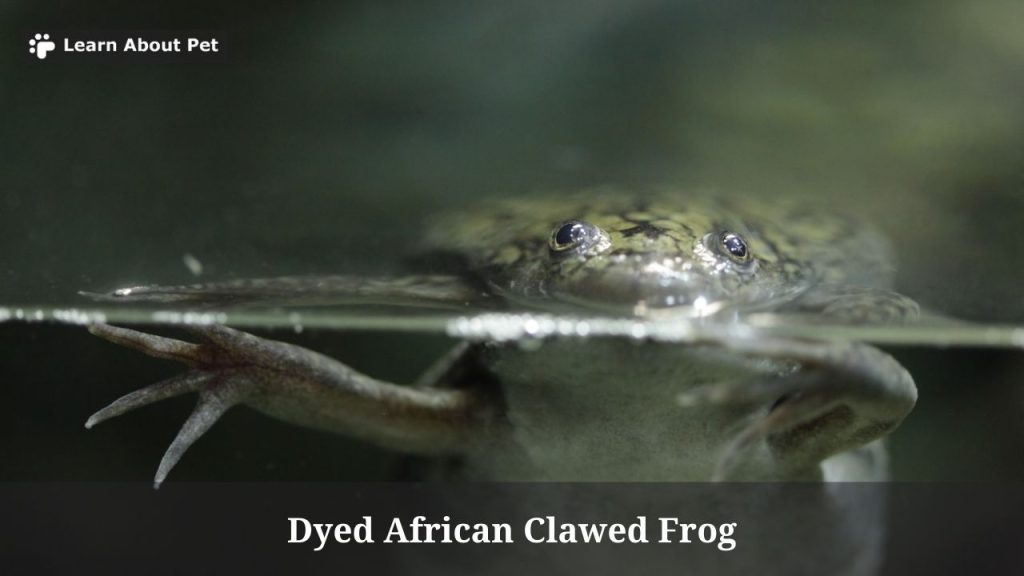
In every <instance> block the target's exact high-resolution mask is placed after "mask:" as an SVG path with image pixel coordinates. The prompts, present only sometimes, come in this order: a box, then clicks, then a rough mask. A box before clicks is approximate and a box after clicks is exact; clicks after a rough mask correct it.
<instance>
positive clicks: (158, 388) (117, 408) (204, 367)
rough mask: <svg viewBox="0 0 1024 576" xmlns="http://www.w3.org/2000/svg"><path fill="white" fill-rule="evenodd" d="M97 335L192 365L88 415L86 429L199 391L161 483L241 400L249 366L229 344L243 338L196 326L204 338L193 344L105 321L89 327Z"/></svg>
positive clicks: (157, 483) (162, 467)
mask: <svg viewBox="0 0 1024 576" xmlns="http://www.w3.org/2000/svg"><path fill="white" fill-rule="evenodd" d="M89 331H90V332H92V333H93V334H95V335H97V336H99V337H101V338H103V339H105V340H109V341H111V342H114V343H116V344H120V345H122V346H126V347H128V348H133V349H135V350H139V351H141V352H143V353H145V354H148V355H150V356H155V357H158V358H165V359H170V360H177V361H179V362H183V363H185V364H188V365H190V366H192V369H191V370H189V371H188V372H185V373H184V374H180V375H178V376H174V377H172V378H169V379H167V380H164V381H162V382H159V383H157V384H153V385H151V386H147V387H145V388H142V389H141V390H136V391H134V392H131V393H129V394H126V395H124V396H122V397H121V398H118V399H117V400H115V401H114V402H112V403H110V404H109V405H107V406H106V407H105V408H103V409H101V410H99V411H97V412H96V413H95V414H93V415H92V416H90V417H89V419H88V420H87V421H86V423H85V427H86V428H92V427H93V426H95V425H96V424H99V423H100V422H103V421H105V420H108V419H110V418H114V417H116V416H120V415H122V414H125V413H127V412H131V411H132V410H135V409H138V408H141V407H143V406H148V405H150V404H154V403H156V402H159V401H161V400H166V399H168V398H173V397H175V396H181V395H183V394H188V393H191V392H197V393H198V394H199V403H198V404H197V405H196V408H195V410H194V411H193V412H192V414H191V416H189V417H188V419H187V420H186V421H185V423H184V425H182V427H181V430H180V431H179V432H178V435H177V437H175V439H174V441H173V442H171V445H170V446H169V447H168V448H167V451H166V452H165V453H164V457H163V459H162V460H161V461H160V466H159V467H158V469H157V473H156V477H155V478H154V481H153V484H154V486H155V487H159V486H160V484H161V483H162V482H163V481H164V479H165V478H166V477H167V474H168V473H169V472H170V471H171V469H172V468H174V465H175V464H177V463H178V460H180V459H181V457H182V455H183V454H184V453H185V452H186V451H187V450H188V448H189V447H190V446H191V445H192V444H193V443H195V441H196V440H198V439H199V438H200V437H201V436H202V435H203V434H204V433H205V432H206V431H207V430H209V429H210V427H211V426H213V424H214V423H215V422H216V421H217V420H218V419H219V418H220V417H221V415H223V414H224V413H225V412H226V411H227V410H228V409H229V408H231V407H232V406H234V405H236V404H239V403H241V402H243V401H244V400H245V398H246V396H247V392H246V391H248V390H251V389H252V382H251V381H250V380H251V379H250V378H249V377H247V376H246V370H245V365H244V363H242V362H239V360H238V358H236V355H235V354H233V353H232V352H231V351H230V350H229V348H228V347H227V346H226V344H228V343H229V341H231V339H232V338H234V339H237V338H240V336H238V335H239V334H242V333H240V332H238V331H237V330H232V329H230V328H225V327H209V326H206V327H195V328H192V329H190V331H191V332H193V333H195V334H197V335H198V336H200V337H201V338H202V340H204V343H202V344H192V343H190V342H183V341H181V340H175V339H172V338H165V337H163V336H156V335H153V334H146V333H144V332H139V331H137V330H130V329H127V328H118V327H116V326H108V325H105V324H97V325H94V326H90V327H89Z"/></svg>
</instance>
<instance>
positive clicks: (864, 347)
mask: <svg viewBox="0 0 1024 576" xmlns="http://www.w3.org/2000/svg"><path fill="white" fill-rule="evenodd" d="M422 254H423V256H422V258H423V259H422V260H420V261H421V262H429V266H428V270H427V272H426V273H423V274H415V273H414V274H408V275H401V276H358V275H329V276H286V277H276V278H262V279H240V280H226V281H221V282H209V283H204V284H193V285H177V286H163V285H140V286H132V287H126V288H120V289H117V290H114V291H112V292H107V293H103V294H92V295H91V296H92V297H93V298H95V299H96V300H100V301H104V302H113V303H131V304H158V305H171V304H173V305H180V306H186V307H191V308H213V309H223V308H225V307H230V306H248V305H271V304H272V305H282V306H287V305H315V304H333V305H344V306H357V307H358V306H378V305H384V306H394V307H408V306H412V307H418V308H424V309H435V308H437V307H440V308H442V309H446V310H455V311H467V310H470V311H480V310H483V311H505V312H509V311H511V312H515V313H537V314H548V315H554V316H553V317H554V318H563V319H565V318H572V317H574V316H573V315H576V314H596V315H600V316H602V317H609V318H627V319H634V320H640V321H652V322H653V321H658V322H666V321H667V322H679V323H692V324H695V325H697V326H702V325H708V326H710V325H739V326H742V325H743V324H744V323H745V322H747V321H748V320H749V318H751V317H752V315H754V314H765V313H770V314H776V315H779V316H780V317H790V318H799V319H803V320H807V321H809V322H822V323H826V324H828V323H839V324H845V323H855V324H863V323H902V322H912V321H915V319H916V318H917V317H918V315H919V314H920V309H919V307H918V305H917V304H916V303H915V302H914V300H912V299H910V298H908V297H906V296H904V295H902V294H899V293H897V292H895V291H893V290H892V282H893V275H894V272H895V267H894V263H893V256H892V247H891V246H890V244H889V242H888V241H887V239H886V238H885V237H884V235H883V234H881V233H880V232H879V231H878V230H877V229H876V228H874V227H873V226H871V225H869V224H867V223H865V222H863V221H861V220H858V219H856V218H854V217H852V216H849V215H846V214H837V213H831V212H829V211H827V210H820V209H816V208H814V207H811V206H809V205H807V204H806V203H805V202H799V201H784V200H782V199H778V198H757V197H742V198H738V197H730V196H722V195H714V194H699V193H688V192H680V191H675V190H663V191H658V192H656V193H648V194H631V193H625V192H611V193H609V192H607V191H602V192H600V193H583V194H564V195H557V194H554V195H547V196H540V197H535V198H525V197H521V198H515V199H509V200H504V201H493V202H490V203H484V204H483V205H481V206H479V207H472V208H464V209H460V210H457V211H452V212H448V213H445V214H441V215H439V216H437V217H433V218H431V219H430V221H429V224H428V225H427V226H426V227H425V231H424V233H423V243H422ZM474 313H475V312H474ZM183 329H184V330H185V331H186V332H187V333H189V334H190V335H191V338H190V339H189V340H180V339H176V338H170V337H167V336H163V335H159V334H153V333H148V332H143V331H140V330H136V329H133V328H126V327H119V326H112V325H109V324H102V323H100V324H93V325H91V326H90V327H89V330H90V331H91V332H92V334H94V335H96V336H98V337H100V338H103V339H106V340H109V341H111V342H113V343H115V344H119V345H122V346H126V347H129V348H133V349H136V350H138V351H141V352H143V353H145V354H148V355H150V356H153V357H156V358H161V359H167V360H172V361H176V362H180V363H182V364H185V365H186V366H187V367H188V369H187V371H185V372H183V373H181V374H179V375H176V376H173V377H171V378H169V379H167V380H165V381H162V382H159V383H156V384H153V385H150V386H147V387H144V388H141V389H139V390H136V391H134V392H130V393H128V394H127V395H125V396H122V397H121V398H119V399H117V400H115V401H114V402H112V403H111V404H109V405H108V406H106V407H104V408H102V409H100V410H99V411H97V412H96V413H95V414H93V415H92V416H90V417H89V418H88V420H87V422H86V427H87V428H92V427H93V426H95V425H97V424H99V423H101V422H104V421H106V420H108V419H111V418H114V417H116V416H119V415H122V414H125V413H127V412H130V411H134V410H136V409H138V408H141V407H144V406H147V405H150V404H153V403H156V402H159V401H161V400H164V399H168V398H171V397H175V396H179V395H184V394H190V393H192V394H196V395H197V396H198V402H197V405H196V407H195V409H194V411H193V412H192V413H191V415H190V416H188V418H187V419H186V421H185V422H184V424H183V425H182V427H181V429H180V431H179V432H178V434H177V436H176V437H175V438H174V440H173V441H172V442H171V444H170V446H169V447H168V448H167V450H166V452H165V453H164V456H163V458H162V460H161V461H160V463H159V466H158V468H157V472H156V474H155V477H154V486H156V487H159V486H160V485H161V484H162V483H163V482H164V481H165V480H166V479H167V477H168V475H169V473H170V472H171V470H172V469H173V468H174V466H175V465H176V464H177V463H178V461H179V460H180V459H181V458H182V456H183V455H184V454H185V453H186V451H187V450H188V449H189V447H190V446H192V445H193V443H195V442H196V441H197V440H198V439H199V438H201V437H202V436H203V435H204V434H205V433H206V432H207V431H208V430H209V429H210V428H211V426H213V424H214V423H216V422H217V421H218V419H219V418H220V417H221V416H222V415H223V414H224V413H225V412H226V411H227V410H229V409H231V408H232V407H235V406H243V405H244V406H248V407H250V408H253V409H255V410H257V411H260V412H263V413H265V414H267V415H269V416H271V417H274V418H277V419H280V420H284V421H286V422H290V423H292V424H296V425H299V426H303V427H309V428H315V429H319V430H326V431H330V432H336V433H340V434H344V435H348V436H350V437H354V438H358V439H361V440H363V441H366V442H368V443H371V444H375V445H377V446H380V447H383V448H385V449H390V450H396V451H398V452H401V453H405V454H410V455H416V456H424V457H428V458H432V459H435V460H438V461H442V462H448V463H457V465H452V466H448V467H447V468H446V469H449V470H452V469H454V470H457V474H458V475H459V476H461V477H467V478H475V479H492V480H493V479H498V480H509V479H512V480H538V481H547V480H556V481H564V480H588V481H589V480H599V481H637V480H642V481H732V480H799V481H804V480H808V481H832V480H884V479H885V478H886V477H887V473H888V472H887V470H888V466H887V457H886V452H885V448H884V446H883V442H884V439H885V437H886V436H887V435H889V434H890V433H891V432H892V431H894V430H895V429H896V428H897V427H898V426H899V425H900V423H901V422H902V421H903V419H904V418H905V417H906V416H907V415H908V414H909V413H910V412H911V410H912V409H913V407H914V404H915V402H916V400H917V388H916V386H915V383H914V380H913V378H912V377H911V375H910V374H909V373H908V371H907V370H906V369H905V368H904V367H903V366H902V365H900V363H899V362H897V361H896V360H895V359H894V358H893V357H892V356H891V355H889V354H887V353H885V352H883V351H882V350H881V349H879V348H877V347H875V346H872V345H870V344H868V343H864V342H858V341H837V340H834V339H832V340H816V339H813V338H795V337H778V336H772V337H764V336H761V335H759V334H758V333H756V332H750V333H749V334H747V333H744V332H742V331H739V332H737V331H733V332H730V333H729V334H728V335H723V333H718V332H714V331H708V332H698V336H697V337H695V338H693V339H691V340H690V341H688V342H685V343H678V342H659V341H654V340H651V339H644V338H639V339H638V338H626V337H592V336H588V335H587V334H585V333H584V332H583V331H579V332H573V333H571V334H562V335H558V336H556V337H553V338H545V339H543V340H541V341H537V342H534V343H533V344H531V345H529V346H526V345H523V343H522V342H517V341H498V340H488V339H486V338H483V339H479V338H478V339H471V338H466V339H462V340H460V341H458V342H456V343H455V344H454V345H453V346H452V348H451V350H450V351H449V352H448V353H447V354H444V355H443V356H442V357H440V358H439V359H438V360H437V361H436V362H435V363H434V364H433V365H431V366H430V367H428V368H427V369H426V370H425V371H424V372H423V374H422V376H421V377H420V378H419V379H418V380H416V381H415V382H412V383H396V382H390V381H386V380H381V379H377V378H374V377H373V376H371V375H368V374H364V373H361V372H359V371H356V370H354V369H353V368H351V367H349V366H348V365H347V364H345V363H344V362H342V361H341V360H338V359H335V358H331V357H328V356H326V355H323V354H321V353H319V352H316V351H314V350H311V349H308V348H305V347H301V346H298V345H295V344H291V343H287V342H284V341H278V340H272V339H270V338H266V337H262V336H257V335H255V334H252V333H249V332H246V331H242V330H239V329H236V328H232V327H229V326H226V325H222V324H218V323H210V324H196V325H187V326H184V327H183ZM394 353H395V354H396V355H397V354H400V351H397V350H396V351H394Z"/></svg>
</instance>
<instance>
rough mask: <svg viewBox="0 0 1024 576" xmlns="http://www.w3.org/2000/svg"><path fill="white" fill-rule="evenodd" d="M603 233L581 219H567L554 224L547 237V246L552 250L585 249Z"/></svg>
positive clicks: (598, 239)
mask: <svg viewBox="0 0 1024 576" xmlns="http://www.w3.org/2000/svg"><path fill="white" fill-rule="evenodd" d="M602 237H603V234H602V232H601V229H600V228H598V227H597V226H594V225H593V224H590V223H589V222H583V221H582V220H568V221H566V222H563V223H561V224H559V225H558V226H555V229H554V230H552V231H551V238H550V239H548V247H550V248H551V251H552V252H565V251H567V250H573V249H577V250H586V249H587V248H589V247H590V246H592V245H594V244H595V243H597V242H599V241H600V240H601V238H602Z"/></svg>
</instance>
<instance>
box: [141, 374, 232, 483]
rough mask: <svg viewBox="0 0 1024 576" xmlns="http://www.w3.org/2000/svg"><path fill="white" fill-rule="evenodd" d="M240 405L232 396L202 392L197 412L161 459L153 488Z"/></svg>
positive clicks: (185, 424)
mask: <svg viewBox="0 0 1024 576" xmlns="http://www.w3.org/2000/svg"><path fill="white" fill-rule="evenodd" d="M237 403H238V399H237V398H232V396H231V395H230V394H218V393H217V392H214V391H208V392H202V393H200V395H199V403H198V404H197V405H196V408H195V410H193V411H192V414H191V415H190V416H189V417H188V420H185V423H184V424H183V425H182V426H181V430H179V431H178V435H177V436H176V437H175V438H174V441H172V442H171V445H170V446H168V447H167V451H166V452H164V457H163V458H161V459H160V465H159V466H158V467H157V470H156V476H155V477H154V478H153V488H159V487H160V484H162V483H163V481H164V479H166V478H167V475H168V474H169V473H170V472H171V469H172V468H174V465H175V464H177V463H178V460H181V457H182V456H183V455H184V454H185V452H186V451H187V450H188V449H189V447H190V446H192V444H194V443H195V441H196V440H198V439H199V438H200V437H201V436H202V435H203V434H205V433H206V431H207V430H209V429H210V427H211V426H213V424H214V423H215V422H216V421H217V420H219V419H220V417H221V416H222V415H223V414H224V413H225V412H227V411H228V409H229V408H231V407H232V406H234V405H235V404H237Z"/></svg>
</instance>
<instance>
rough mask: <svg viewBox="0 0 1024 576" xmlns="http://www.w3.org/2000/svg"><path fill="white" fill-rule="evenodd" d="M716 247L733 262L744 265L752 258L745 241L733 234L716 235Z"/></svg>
mask: <svg viewBox="0 0 1024 576" xmlns="http://www.w3.org/2000/svg"><path fill="white" fill-rule="evenodd" d="M718 245H719V248H720V251H721V252H722V253H723V254H724V255H725V256H726V257H728V258H729V259H730V260H732V261H733V262H737V263H739V264H745V263H747V262H750V260H751V259H752V258H753V256H752V255H751V254H750V248H749V247H748V246H747V241H746V240H744V239H743V237H742V236H740V235H739V234H736V233H734V232H722V233H720V234H719V235H718Z"/></svg>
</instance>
